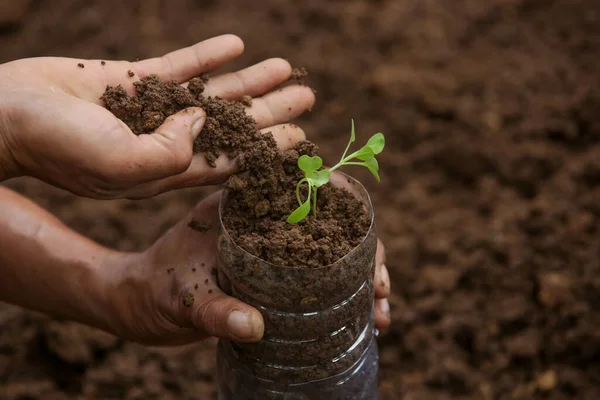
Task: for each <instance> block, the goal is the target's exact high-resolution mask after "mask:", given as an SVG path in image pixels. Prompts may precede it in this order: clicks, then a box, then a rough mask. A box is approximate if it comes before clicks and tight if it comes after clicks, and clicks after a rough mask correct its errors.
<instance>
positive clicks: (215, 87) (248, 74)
mask: <svg viewBox="0 0 600 400" xmlns="http://www.w3.org/2000/svg"><path fill="white" fill-rule="evenodd" d="M291 73H292V67H291V65H290V63H288V62H287V61H285V60H283V59H281V58H272V59H269V60H266V61H263V62H261V63H258V64H256V65H253V66H251V67H248V68H245V69H242V70H240V71H237V72H232V73H229V74H224V75H219V76H216V77H214V78H211V79H210V80H209V81H208V82H207V83H206V87H205V89H204V95H205V96H219V97H221V98H224V99H228V100H239V99H240V98H241V97H242V96H244V95H248V96H252V97H255V96H260V95H263V94H264V93H266V92H268V91H269V90H271V89H272V88H274V87H276V86H278V85H280V84H282V83H283V82H285V81H287V80H288V79H289V77H290V75H291Z"/></svg>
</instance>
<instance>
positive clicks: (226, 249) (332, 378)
mask: <svg viewBox="0 0 600 400" xmlns="http://www.w3.org/2000/svg"><path fill="white" fill-rule="evenodd" d="M331 182H332V184H334V185H336V186H341V187H345V188H347V189H348V190H350V191H351V192H352V193H353V194H355V195H356V197H357V198H359V199H361V200H362V201H363V203H364V205H365V207H366V208H367V209H368V212H369V213H370V214H371V227H370V228H369V232H368V233H367V235H366V237H365V238H364V240H363V241H362V243H361V244H360V245H359V246H357V247H356V248H354V249H353V250H352V251H350V252H349V253H348V254H347V255H346V256H344V257H343V258H342V259H340V260H338V261H337V262H335V263H334V264H331V265H328V266H325V267H320V268H302V267H301V266H299V267H285V266H277V265H272V264H269V263H268V262H266V261H264V260H262V259H260V258H257V257H255V256H253V255H251V254H249V253H248V252H246V251H245V250H243V249H241V248H240V247H238V246H237V245H236V244H235V243H234V241H233V239H232V238H231V237H230V236H229V233H228V232H227V230H226V228H225V227H224V226H223V223H222V219H221V227H220V228H221V230H220V235H219V285H220V286H221V287H222V288H223V290H225V292H227V293H229V294H231V295H232V296H234V297H237V298H239V299H241V300H243V301H244V302H246V303H248V304H251V305H252V306H254V307H256V308H257V309H258V310H260V311H261V313H262V314H263V317H264V320H265V335H264V338H263V340H261V341H260V342H259V343H233V342H227V341H220V342H219V346H218V351H217V360H218V379H217V380H218V391H219V400H266V399H278V400H279V399H281V400H320V399H324V400H325V399H326V400H342V399H344V400H346V399H348V400H350V399H352V400H375V399H377V398H378V397H377V372H378V361H379V354H378V349H377V343H376V341H375V329H374V326H373V321H374V318H373V276H374V266H375V251H376V248H377V238H376V235H375V227H374V223H373V209H372V206H371V201H370V199H369V195H368V193H367V192H366V190H365V189H364V187H363V186H362V185H361V184H360V183H359V182H357V181H356V180H354V179H352V178H350V177H348V176H347V175H345V174H342V173H336V174H334V175H333V176H332V179H331ZM226 201H227V192H225V193H224V194H223V198H222V199H221V209H222V208H223V205H224V204H225V202H226Z"/></svg>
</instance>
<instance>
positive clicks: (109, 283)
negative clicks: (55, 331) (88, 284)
mask: <svg viewBox="0 0 600 400" xmlns="http://www.w3.org/2000/svg"><path fill="white" fill-rule="evenodd" d="M144 254H145V253H123V252H116V251H111V252H108V253H106V254H104V255H103V259H102V261H101V262H100V263H98V264H97V265H96V266H95V268H94V274H95V276H96V277H95V279H94V281H95V282H96V284H95V287H94V289H93V291H94V296H93V297H94V306H93V307H95V308H94V311H93V312H94V315H95V321H96V322H95V323H94V324H95V325H96V326H97V327H99V328H101V329H103V330H105V331H107V332H110V333H112V334H115V335H117V336H120V337H123V338H126V339H127V338H128V331H129V330H130V327H129V323H128V322H129V320H130V319H131V315H129V314H130V313H131V312H132V310H135V309H137V308H138V307H136V306H139V305H138V304H135V302H136V301H138V300H139V299H138V297H137V296H136V291H137V290H138V289H139V285H140V284H141V282H143V279H142V277H141V275H142V273H141V271H140V267H141V266H143V265H144V262H143V260H142V258H143V256H144Z"/></svg>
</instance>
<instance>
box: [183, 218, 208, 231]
mask: <svg viewBox="0 0 600 400" xmlns="http://www.w3.org/2000/svg"><path fill="white" fill-rule="evenodd" d="M188 226H189V227H190V228H192V229H193V230H195V231H198V232H200V233H205V232H207V231H209V230H210V228H212V226H211V224H210V222H208V221H198V220H196V219H193V220H191V221H190V222H189V223H188Z"/></svg>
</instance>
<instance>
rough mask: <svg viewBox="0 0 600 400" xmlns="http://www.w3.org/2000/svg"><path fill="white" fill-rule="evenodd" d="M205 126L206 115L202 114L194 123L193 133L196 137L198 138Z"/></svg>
mask: <svg viewBox="0 0 600 400" xmlns="http://www.w3.org/2000/svg"><path fill="white" fill-rule="evenodd" d="M203 126H204V115H201V116H200V118H198V119H197V120H196V122H194V124H193V125H192V130H191V135H192V137H193V138H194V139H196V138H197V137H198V135H199V134H200V131H201V130H202V127H203Z"/></svg>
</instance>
